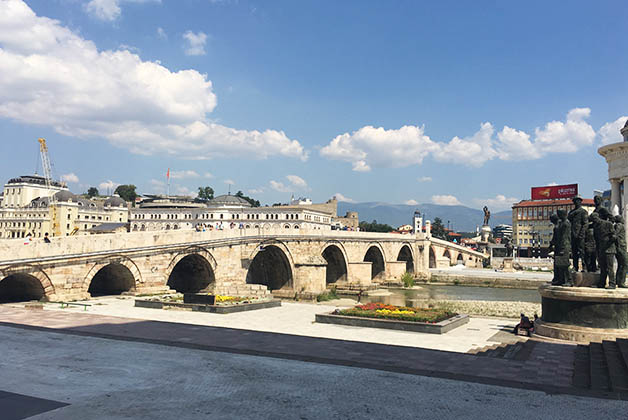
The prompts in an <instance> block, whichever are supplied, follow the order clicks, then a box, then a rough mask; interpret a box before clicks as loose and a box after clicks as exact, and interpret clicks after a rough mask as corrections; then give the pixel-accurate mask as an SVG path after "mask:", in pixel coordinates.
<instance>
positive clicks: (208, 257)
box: [166, 247, 218, 293]
mask: <svg viewBox="0 0 628 420" xmlns="http://www.w3.org/2000/svg"><path fill="white" fill-rule="evenodd" d="M217 265H218V264H217V263H216V259H215V258H214V256H213V255H212V254H211V253H210V252H209V251H207V250H206V249H204V248H200V247H190V248H187V249H185V250H184V251H181V252H180V253H178V254H177V255H175V257H174V258H173V259H172V261H171V262H170V264H169V265H168V268H167V269H166V275H167V277H166V284H167V285H168V286H170V288H172V289H174V290H176V291H177V292H179V293H198V292H200V291H203V290H206V289H207V288H208V287H209V286H210V285H211V284H213V283H215V282H216V275H215V272H216V267H217Z"/></svg>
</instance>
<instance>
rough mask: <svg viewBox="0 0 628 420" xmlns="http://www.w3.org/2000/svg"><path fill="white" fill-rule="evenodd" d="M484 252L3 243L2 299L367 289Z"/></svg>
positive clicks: (313, 243) (376, 244) (437, 245)
mask: <svg viewBox="0 0 628 420" xmlns="http://www.w3.org/2000/svg"><path fill="white" fill-rule="evenodd" d="M483 258H484V255H483V254H481V253H478V252H475V251H472V250H470V249H467V248H464V247H461V246H458V245H456V244H453V243H450V242H446V241H441V240H437V239H434V238H426V237H425V236H424V235H423V234H419V235H416V236H415V235H399V234H386V233H370V232H348V231H322V230H301V231H296V232H295V231H281V230H272V231H269V230H261V229H227V230H213V231H207V232H196V231H168V232H158V233H156V232H133V233H117V234H106V235H90V236H72V237H60V238H53V239H52V242H51V243H45V242H44V241H43V240H41V239H36V240H34V241H32V242H29V241H26V242H25V241H24V240H23V239H20V240H5V241H0V302H1V301H20V300H30V299H42V298H43V299H47V300H53V301H54V300H72V299H85V298H89V297H90V296H98V295H115V294H121V293H135V294H146V293H159V292H166V291H172V290H177V291H179V292H199V291H213V292H214V293H219V294H240V295H243V294H245V295H258V294H266V293H268V290H270V291H271V292H272V293H273V294H276V295H280V296H294V295H295V294H297V295H298V294H310V295H311V294H318V293H321V292H323V291H324V290H325V289H326V288H327V287H328V286H330V285H336V286H339V287H355V288H366V287H372V285H374V284H377V283H382V282H395V281H400V278H401V276H402V275H403V274H404V273H405V272H406V271H407V272H410V273H413V274H414V275H415V276H416V277H421V276H429V270H428V268H429V267H442V266H447V265H450V264H456V263H458V264H460V263H462V264H465V265H467V266H469V267H477V266H481V264H482V260H483Z"/></svg>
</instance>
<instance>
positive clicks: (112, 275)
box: [87, 263, 135, 297]
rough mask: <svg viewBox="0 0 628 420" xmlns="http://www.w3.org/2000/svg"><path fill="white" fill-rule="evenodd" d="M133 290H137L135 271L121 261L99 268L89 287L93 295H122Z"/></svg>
mask: <svg viewBox="0 0 628 420" xmlns="http://www.w3.org/2000/svg"><path fill="white" fill-rule="evenodd" d="M132 290H135V278H134V277H133V273H131V271H130V270H129V269H128V268H127V267H125V266H124V265H122V264H119V263H111V264H108V265H106V266H104V267H103V268H101V269H100V270H98V272H97V273H96V275H95V276H94V277H93V278H92V281H91V282H90V283H89V289H87V291H88V292H89V294H90V295H91V296H92V297H96V296H110V295H121V294H122V293H124V292H130V291H132Z"/></svg>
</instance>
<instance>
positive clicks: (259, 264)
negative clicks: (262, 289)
mask: <svg viewBox="0 0 628 420" xmlns="http://www.w3.org/2000/svg"><path fill="white" fill-rule="evenodd" d="M260 248H261V249H260V250H259V252H258V253H257V255H255V258H253V261H252V262H251V266H250V267H249V271H248V272H247V274H246V282H247V283H248V284H263V285H265V286H266V287H268V289H269V290H271V291H272V290H278V289H288V288H290V287H292V269H291V268H290V261H288V257H287V256H286V254H285V253H284V252H283V250H281V248H279V247H277V246H274V245H266V246H264V245H262V246H260Z"/></svg>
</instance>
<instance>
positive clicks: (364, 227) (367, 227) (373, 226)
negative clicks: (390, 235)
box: [360, 220, 395, 232]
mask: <svg viewBox="0 0 628 420" xmlns="http://www.w3.org/2000/svg"><path fill="white" fill-rule="evenodd" d="M393 230H395V229H394V228H393V227H392V226H390V225H387V224H382V223H377V220H373V221H372V222H371V223H369V222H360V231H362V232H392V231H393Z"/></svg>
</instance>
